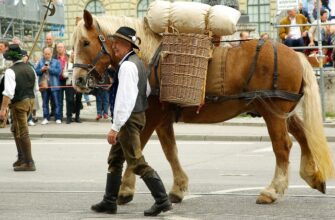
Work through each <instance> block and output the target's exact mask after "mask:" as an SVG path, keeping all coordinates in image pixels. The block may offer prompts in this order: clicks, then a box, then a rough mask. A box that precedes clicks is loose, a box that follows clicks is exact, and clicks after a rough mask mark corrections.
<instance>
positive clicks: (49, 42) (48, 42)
mask: <svg viewBox="0 0 335 220" xmlns="http://www.w3.org/2000/svg"><path fill="white" fill-rule="evenodd" d="M46 47H49V48H51V50H52V58H55V59H57V45H56V43H55V42H54V37H53V36H52V34H51V32H49V33H47V34H46V35H45V40H44V48H43V50H44V49H45V48H46ZM50 106H51V113H50V117H53V116H55V101H54V99H53V97H52V96H51V98H50Z"/></svg>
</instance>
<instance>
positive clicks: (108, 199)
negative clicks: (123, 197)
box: [91, 173, 121, 214]
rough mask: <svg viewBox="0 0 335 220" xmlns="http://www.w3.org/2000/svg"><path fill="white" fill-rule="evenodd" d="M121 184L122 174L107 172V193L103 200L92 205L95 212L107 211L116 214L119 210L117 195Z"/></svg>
mask: <svg viewBox="0 0 335 220" xmlns="http://www.w3.org/2000/svg"><path fill="white" fill-rule="evenodd" d="M120 184H121V174H113V173H108V174H107V181H106V189H105V195H104V198H103V200H102V201H101V202H99V203H97V204H95V205H92V206H91V209H92V210H93V211H95V212H107V213H109V214H116V211H117V205H116V200H117V195H118V193H119V188H120Z"/></svg>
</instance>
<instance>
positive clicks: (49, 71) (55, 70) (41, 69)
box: [36, 47, 62, 125]
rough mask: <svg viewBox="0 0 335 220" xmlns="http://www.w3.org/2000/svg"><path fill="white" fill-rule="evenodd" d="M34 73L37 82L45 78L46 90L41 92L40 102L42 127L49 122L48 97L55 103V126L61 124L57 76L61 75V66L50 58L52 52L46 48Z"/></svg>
mask: <svg viewBox="0 0 335 220" xmlns="http://www.w3.org/2000/svg"><path fill="white" fill-rule="evenodd" d="M36 73H37V75H38V77H39V82H41V80H42V78H43V77H47V79H48V80H47V81H48V87H50V86H52V88H47V89H46V90H43V91H41V93H42V101H43V118H44V119H43V121H42V123H41V124H42V125H45V124H48V123H49V120H50V114H49V99H50V96H52V97H53V98H54V101H55V119H56V123H57V124H61V123H62V121H61V111H60V103H59V96H60V88H59V85H60V82H59V76H60V74H61V73H62V66H61V64H60V63H59V61H58V60H56V59H54V58H52V50H51V48H49V47H47V48H45V49H44V51H43V58H42V59H41V60H40V61H39V63H38V64H37V66H36Z"/></svg>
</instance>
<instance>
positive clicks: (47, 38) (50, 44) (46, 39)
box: [45, 35, 53, 47]
mask: <svg viewBox="0 0 335 220" xmlns="http://www.w3.org/2000/svg"><path fill="white" fill-rule="evenodd" d="M45 43H46V44H47V45H48V46H49V47H50V46H52V43H53V39H52V36H50V35H47V36H46V37H45Z"/></svg>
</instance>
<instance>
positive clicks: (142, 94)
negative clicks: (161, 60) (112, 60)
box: [128, 53, 148, 112]
mask: <svg viewBox="0 0 335 220" xmlns="http://www.w3.org/2000/svg"><path fill="white" fill-rule="evenodd" d="M128 61H130V62H132V63H135V65H136V67H137V70H138V84H137V87H138V95H137V98H136V103H135V107H134V109H133V112H144V111H145V110H146V109H147V107H148V100H147V94H146V93H147V80H148V75H147V74H148V72H147V70H146V68H145V66H144V64H143V62H142V60H140V58H139V57H138V56H137V54H135V53H134V54H132V55H131V56H130V57H129V58H128Z"/></svg>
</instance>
